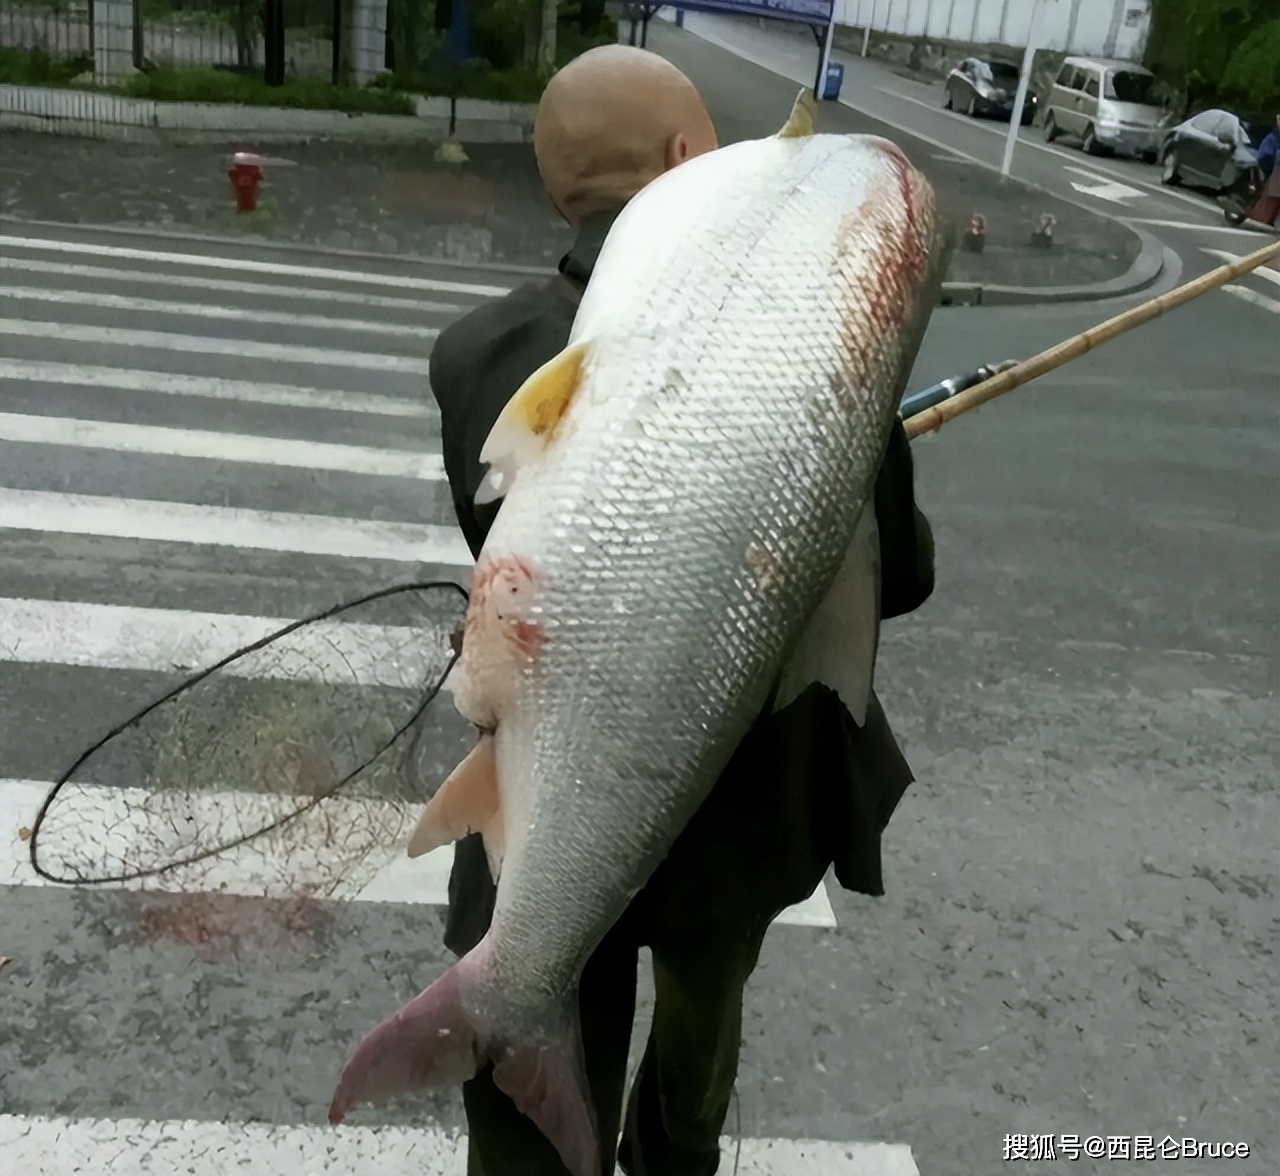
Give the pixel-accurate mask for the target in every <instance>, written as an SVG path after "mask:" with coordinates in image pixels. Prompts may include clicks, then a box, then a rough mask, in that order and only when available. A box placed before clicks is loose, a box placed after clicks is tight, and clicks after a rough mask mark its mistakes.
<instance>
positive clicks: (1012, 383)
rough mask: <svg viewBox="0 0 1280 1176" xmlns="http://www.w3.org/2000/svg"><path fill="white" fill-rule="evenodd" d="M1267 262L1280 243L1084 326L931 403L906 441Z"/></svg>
mask: <svg viewBox="0 0 1280 1176" xmlns="http://www.w3.org/2000/svg"><path fill="white" fill-rule="evenodd" d="M1272 258H1280V241H1276V242H1273V243H1272V244H1270V245H1267V246H1265V247H1264V248H1262V249H1259V250H1257V251H1256V252H1254V253H1250V254H1249V255H1248V256H1247V257H1242V258H1241V259H1240V260H1239V261H1233V262H1231V263H1230V264H1228V265H1222V266H1219V267H1218V268H1217V269H1214V270H1210V271H1209V272H1208V273H1207V274H1204V275H1202V276H1201V277H1198V278H1196V279H1195V280H1194V281H1191V282H1187V283H1186V284H1185V285H1182V286H1179V287H1178V288H1177V289H1176V290H1170V291H1169V292H1168V293H1167V294H1161V295H1160V296H1159V297H1158V298H1152V299H1151V300H1150V301H1148V302H1144V303H1143V304H1142V305H1141V306H1135V307H1134V308H1133V309H1132V310H1126V311H1125V312H1124V313H1123V314H1118V315H1116V316H1115V318H1110V319H1107V321H1106V322H1104V323H1099V324H1098V325H1097V326H1096V327H1090V328H1089V329H1088V330H1087V331H1081V332H1080V334H1078V335H1073V336H1072V337H1071V338H1070V339H1065V340H1063V341H1062V342H1061V343H1058V344H1056V345H1055V346H1053V347H1050V348H1049V349H1048V350H1047V351H1042V352H1040V353H1039V355H1033V356H1032V357H1031V358H1030V359H1024V360H1023V361H1022V362H1021V363H1015V364H1013V365H1011V366H1009V367H1007V368H1005V370H1004V371H999V372H997V373H996V374H995V375H993V376H991V377H990V378H989V379H986V380H983V381H982V383H980V384H974V385H973V387H971V388H966V389H965V390H964V391H963V392H957V393H956V394H955V395H954V396H951V397H949V398H947V399H946V400H943V401H942V402H941V403H940V404H933V405H930V406H929V407H927V408H924V409H921V410H920V411H919V412H917V413H913V414H912V415H910V416H908V417H907V418H906V420H905V422H904V424H905V426H906V430H907V436H908V437H909V438H914V437H918V436H920V434H922V433H932V432H935V431H936V430H938V429H940V428H942V426H943V425H945V424H946V423H947V422H948V421H950V420H954V419H955V418H956V417H958V416H959V415H960V414H961V413H965V412H968V411H969V410H970V409H974V408H977V407H979V405H983V404H986V403H987V401H989V400H994V399H995V398H996V397H997V396H1003V395H1004V394H1005V393H1006V392H1012V391H1013V390H1014V389H1015V388H1021V387H1022V385H1023V384H1029V383H1030V382H1031V381H1032V380H1034V379H1036V378H1037V377H1039V376H1043V375H1044V374H1045V373H1046V372H1051V371H1053V370H1054V368H1059V367H1061V366H1062V365H1063V364H1064V363H1067V362H1068V361H1069V360H1072V359H1077V358H1078V357H1079V356H1081V355H1084V354H1085V352H1087V351H1092V350H1093V349H1094V348H1095V347H1097V346H1098V345H1099V344H1100V343H1106V342H1108V341H1109V340H1111V339H1114V338H1115V337H1116V336H1117V335H1123V334H1124V333H1125V332H1126V331H1132V330H1133V328H1134V327H1138V326H1141V325H1142V324H1143V323H1147V322H1150V321H1151V320H1152V319H1153V318H1159V317H1160V315H1162V314H1164V312H1165V311H1166V310H1172V309H1173V308H1174V307H1175V306H1181V305H1182V304H1183V303H1184V302H1190V301H1191V299H1193V298H1198V297H1199V296H1200V295H1201V294H1204V293H1206V292H1207V291H1209V290H1216V289H1217V288H1218V287H1219V286H1224V285H1226V284H1227V283H1228V282H1230V281H1231V280H1232V279H1233V278H1238V277H1240V276H1241V275H1242V274H1247V273H1249V272H1250V271H1252V270H1255V269H1257V268H1258V266H1260V265H1262V264H1263V263H1264V262H1266V261H1269V260H1271V259H1272Z"/></svg>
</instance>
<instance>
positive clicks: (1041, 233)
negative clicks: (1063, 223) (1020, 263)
mask: <svg viewBox="0 0 1280 1176" xmlns="http://www.w3.org/2000/svg"><path fill="white" fill-rule="evenodd" d="M1057 223H1058V221H1057V218H1056V217H1055V216H1054V215H1053V213H1051V212H1045V213H1042V214H1041V216H1040V227H1039V228H1038V229H1032V230H1031V244H1032V245H1033V246H1034V247H1035V248H1036V249H1052V248H1053V226H1054V225H1056V224H1057Z"/></svg>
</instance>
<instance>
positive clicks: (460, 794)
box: [409, 735, 506, 880]
mask: <svg viewBox="0 0 1280 1176" xmlns="http://www.w3.org/2000/svg"><path fill="white" fill-rule="evenodd" d="M468 833H483V834H484V847H485V850H486V851H487V853H488V855H489V869H490V870H491V871H492V873H493V876H494V879H495V880H496V879H497V877H498V873H499V870H500V869H501V866H502V854H503V851H504V849H505V848H506V847H505V837H504V829H503V822H502V806H501V802H500V799H499V795H498V765H497V763H496V761H495V760H494V758H493V737H492V736H489V735H484V736H482V737H481V739H480V742H479V743H477V744H476V745H475V747H473V748H472V749H471V751H470V752H468V753H467V756H466V758H465V759H463V761H462V763H460V764H459V765H458V766H457V767H456V768H454V769H453V771H452V772H451V773H450V774H449V778H448V779H447V780H446V781H445V782H444V783H443V784H441V785H440V787H439V789H437V791H436V794H435V796H433V797H432V798H431V800H430V802H429V803H428V805H427V807H426V809H425V810H424V812H423V814H422V817H421V819H420V820H419V821H418V825H417V828H415V829H414V831H413V833H412V834H411V836H410V837H409V856H410V857H413V858H416V857H421V856H422V855H423V854H424V853H430V852H431V851H432V850H433V849H438V848H439V847H440V846H442V845H448V844H449V843H450V842H452V841H457V840H458V839H459V838H462V837H465V836H466V835H467V834H468Z"/></svg>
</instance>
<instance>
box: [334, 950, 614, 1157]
mask: <svg viewBox="0 0 1280 1176" xmlns="http://www.w3.org/2000/svg"><path fill="white" fill-rule="evenodd" d="M486 956H487V941H486V940H482V941H481V942H480V943H479V944H477V945H476V947H475V948H474V949H473V950H472V951H470V952H468V953H467V955H465V956H464V957H463V958H462V959H461V960H459V961H458V962H457V963H456V964H454V965H453V967H451V968H450V969H449V970H448V971H447V972H445V974H444V975H443V976H441V977H440V978H439V979H438V980H436V981H435V982H434V983H432V984H430V985H429V986H428V987H427V988H425V989H424V990H423V991H422V992H420V993H419V994H418V995H417V996H415V997H414V998H413V999H412V1000H411V1001H409V1002H408V1003H407V1004H405V1005H404V1006H403V1007H402V1008H401V1009H400V1010H399V1011H398V1012H395V1013H393V1014H392V1015H391V1016H390V1017H388V1018H387V1019H386V1020H385V1021H383V1022H382V1023H381V1024H380V1025H378V1026H377V1027H376V1028H374V1029H373V1030H371V1031H370V1032H369V1034H368V1035H367V1036H366V1037H365V1038H364V1040H363V1041H362V1042H361V1043H360V1044H359V1046H358V1047H357V1048H356V1051H355V1053H354V1054H352V1056H351V1060H350V1061H349V1062H348V1063H347V1065H346V1068H345V1069H344V1070H343V1071H342V1077H341V1078H340V1079H339V1080H338V1086H337V1089H336V1090H335V1091H334V1094H333V1099H332V1101H331V1102H330V1104H329V1122H330V1123H332V1124H335V1125H336V1124H338V1123H341V1122H342V1121H343V1119H344V1118H346V1115H347V1112H348V1111H350V1110H351V1108H352V1107H353V1106H355V1105H356V1104H357V1103H365V1102H381V1101H383V1100H385V1099H387V1098H390V1097H392V1096H393V1095H396V1094H403V1093H406V1092H408V1091H411V1090H419V1089H422V1088H424V1087H431V1086H444V1085H452V1084H457V1083H461V1082H465V1081H466V1080H467V1079H469V1078H471V1077H474V1075H475V1073H476V1071H477V1070H478V1069H479V1068H480V1067H481V1066H482V1065H483V1064H484V1062H485V1061H486V1060H488V1059H493V1061H494V1062H495V1065H494V1070H493V1079H494V1081H495V1082H496V1083H497V1085H498V1087H499V1089H501V1090H502V1091H504V1092H505V1093H506V1094H507V1095H508V1096H509V1097H510V1098H511V1100H512V1102H514V1103H515V1105H516V1106H517V1107H518V1108H519V1109H520V1111H521V1112H522V1113H523V1114H525V1115H527V1116H528V1117H529V1118H530V1119H531V1120H532V1121H533V1122H534V1123H535V1124H537V1126H538V1127H539V1128H540V1129H541V1131H542V1133H543V1134H544V1135H545V1136H546V1137H547V1139H548V1140H549V1141H550V1142H551V1144H552V1145H553V1146H554V1147H555V1149H556V1151H558V1152H559V1153H560V1158H561V1159H562V1160H563V1161H564V1163H565V1166H566V1167H567V1168H568V1169H569V1171H570V1172H571V1173H573V1176H599V1174H600V1145H599V1138H598V1135H597V1131H596V1124H595V1115H594V1112H593V1108H592V1101H591V1095H590V1091H589V1088H588V1086H587V1079H586V1067H585V1065H584V1062H583V1054H582V1031H581V1027H580V1025H579V1021H578V993H577V989H576V988H574V989H573V990H572V992H571V994H570V996H569V998H568V999H567V1000H566V1001H565V1002H564V1004H563V1005H561V1006H560V1007H558V1008H557V1009H556V1010H555V1012H554V1014H553V1015H552V1016H551V1017H550V1018H548V1019H547V1020H546V1021H545V1022H544V1023H543V1024H542V1025H541V1026H540V1027H538V1028H537V1029H535V1030H533V1031H531V1032H528V1033H525V1034H523V1035H522V1036H520V1037H517V1038H514V1039H510V1040H505V1041H498V1040H495V1039H494V1037H493V1035H492V1033H491V1031H490V1030H489V1027H488V1023H489V1021H490V1016H491V1014H492V1013H493V1011H494V1010H493V1009H492V1008H491V1007H486V1015H485V1017H484V1018H483V1023H482V1019H481V1018H480V1017H478V1016H476V1015H475V1013H474V1012H472V1011H471V1010H470V1009H469V1008H468V1007H467V1006H468V1004H470V1003H472V1002H469V1001H468V1000H466V997H467V994H468V992H469V990H471V989H472V988H474V987H475V986H477V984H480V983H483V980H484V973H485V972H486V971H487V968H486V963H487V960H486ZM476 1003H478V1004H481V1005H484V1006H488V1005H489V1002H488V1001H487V1000H481V1001H479V1002H476ZM496 1019H499V1020H500V1019H501V1018H496Z"/></svg>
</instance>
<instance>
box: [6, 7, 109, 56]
mask: <svg viewBox="0 0 1280 1176" xmlns="http://www.w3.org/2000/svg"><path fill="white" fill-rule="evenodd" d="M0 48H5V49H39V50H40V51H41V52H43V53H47V54H48V55H49V57H51V58H54V59H55V60H58V59H64V58H68V57H76V56H78V55H80V54H84V53H92V52H93V0H52V2H50V3H46V4H12V3H10V2H9V0H4V2H3V3H0Z"/></svg>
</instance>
